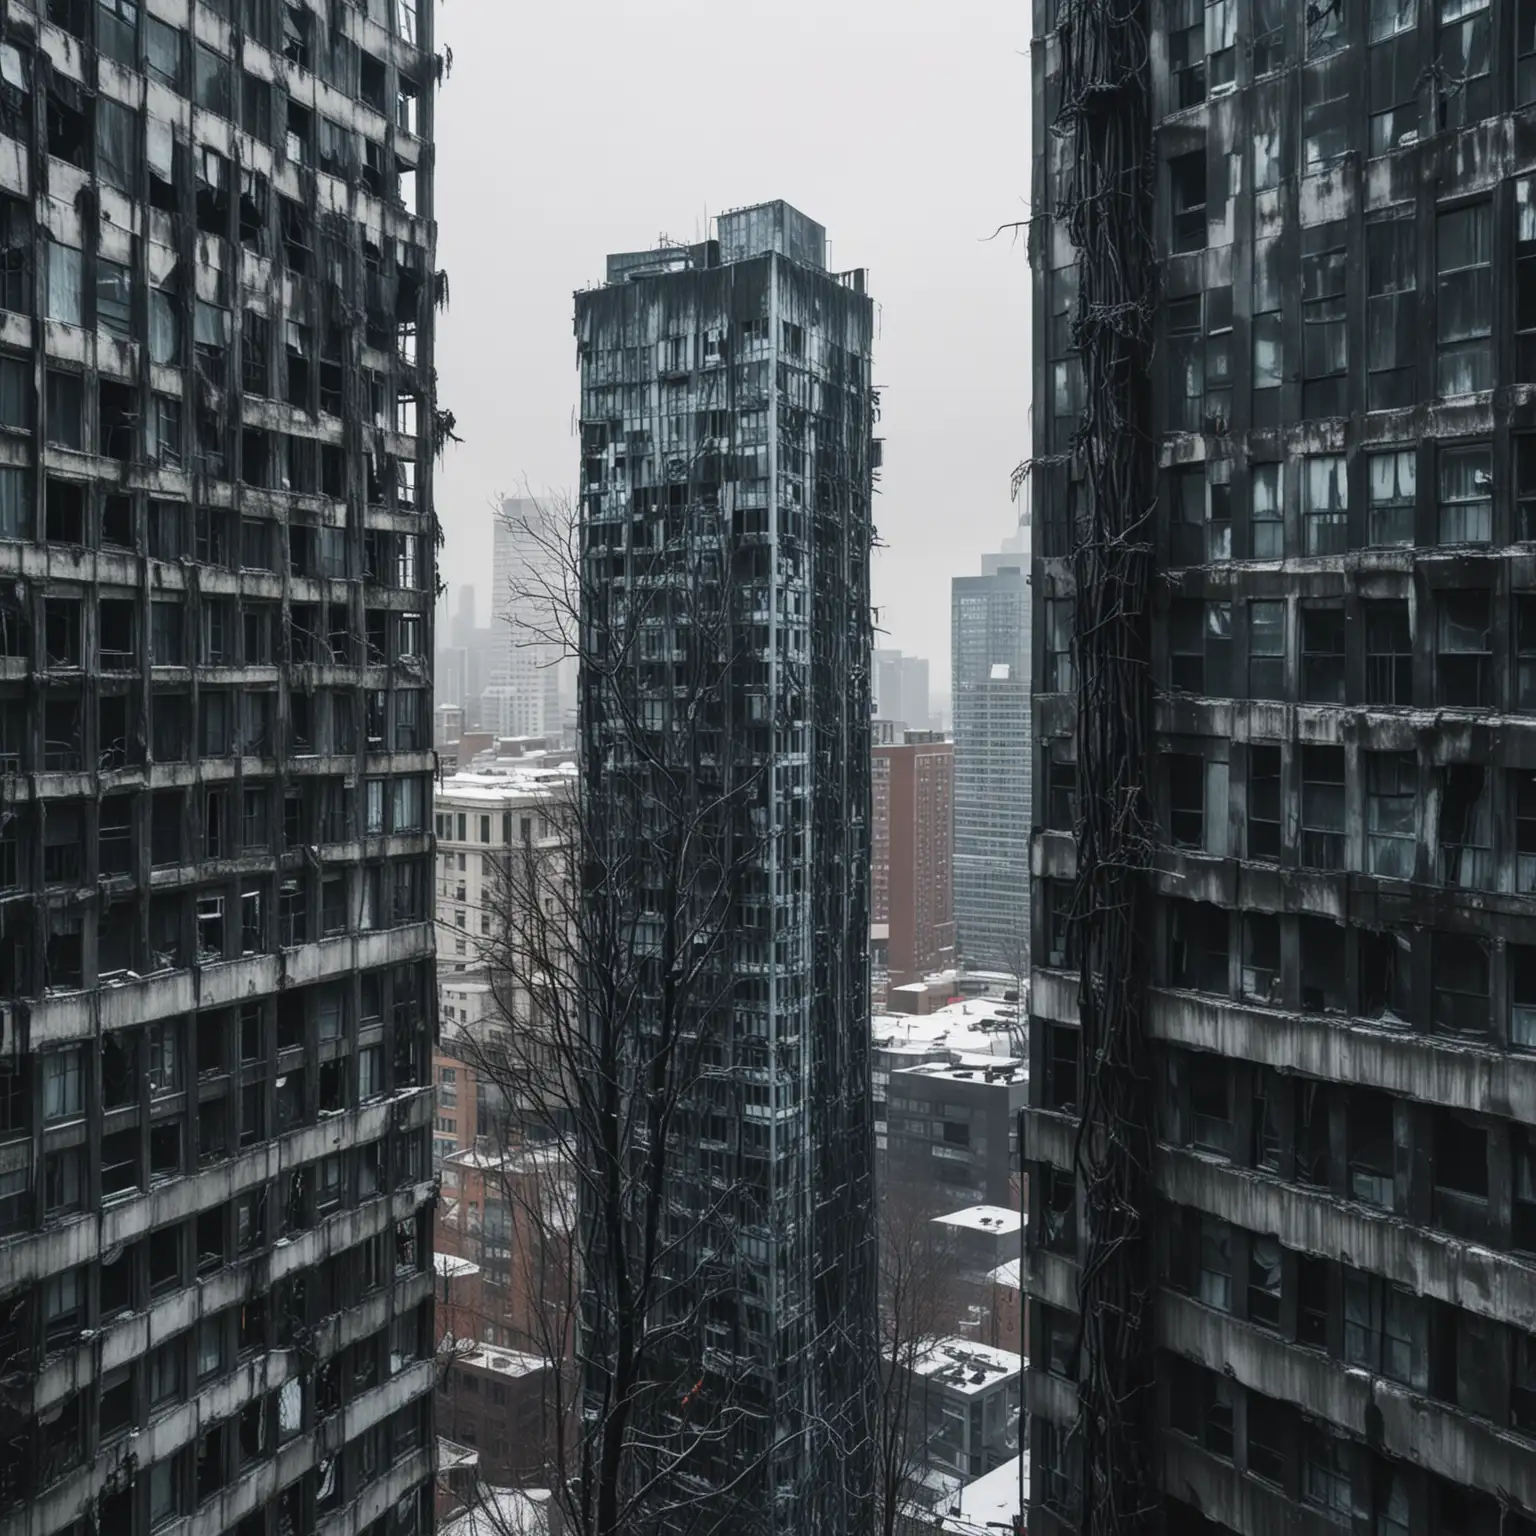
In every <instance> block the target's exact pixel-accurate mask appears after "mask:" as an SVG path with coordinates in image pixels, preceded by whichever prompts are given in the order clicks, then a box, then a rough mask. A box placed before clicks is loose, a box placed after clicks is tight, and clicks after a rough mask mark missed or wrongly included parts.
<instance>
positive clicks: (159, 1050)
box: [145, 1020, 181, 1095]
mask: <svg viewBox="0 0 1536 1536" xmlns="http://www.w3.org/2000/svg"><path fill="white" fill-rule="evenodd" d="M145 1076H146V1078H147V1080H148V1082H149V1091H150V1093H151V1095H159V1094H163V1093H175V1092H176V1091H177V1090H178V1089H179V1088H180V1087H181V1036H180V1026H179V1025H178V1024H177V1022H176V1021H175V1020H164V1021H162V1022H160V1023H157V1024H151V1025H150V1026H149V1035H148V1047H147V1050H146V1052H145Z"/></svg>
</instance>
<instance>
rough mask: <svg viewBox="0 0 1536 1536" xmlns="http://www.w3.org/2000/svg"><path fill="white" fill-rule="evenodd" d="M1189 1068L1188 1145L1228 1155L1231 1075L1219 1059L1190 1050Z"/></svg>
mask: <svg viewBox="0 0 1536 1536" xmlns="http://www.w3.org/2000/svg"><path fill="white" fill-rule="evenodd" d="M1186 1061H1187V1064H1188V1068H1189V1144H1190V1145H1191V1146H1193V1147H1198V1148H1199V1149H1200V1150H1201V1151H1202V1152H1216V1153H1220V1154H1221V1155H1222V1156H1223V1157H1227V1156H1230V1155H1231V1152H1232V1132H1233V1123H1232V1122H1233V1117H1232V1072H1231V1066H1230V1063H1229V1062H1228V1061H1227V1060H1226V1058H1225V1057H1223V1056H1213V1055H1211V1054H1210V1053H1209V1052H1206V1051H1192V1052H1190V1053H1189V1055H1188V1056H1187V1058H1186Z"/></svg>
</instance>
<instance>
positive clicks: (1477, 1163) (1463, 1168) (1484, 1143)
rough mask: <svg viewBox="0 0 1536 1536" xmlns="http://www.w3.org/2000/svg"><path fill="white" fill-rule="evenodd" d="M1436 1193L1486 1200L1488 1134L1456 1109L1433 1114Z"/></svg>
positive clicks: (1473, 1120)
mask: <svg viewBox="0 0 1536 1536" xmlns="http://www.w3.org/2000/svg"><path fill="white" fill-rule="evenodd" d="M1431 1166H1432V1167H1433V1169H1434V1180H1435V1189H1436V1190H1437V1191H1438V1190H1450V1191H1452V1192H1453V1193H1455V1194H1458V1195H1470V1196H1471V1197H1472V1198H1473V1199H1476V1200H1486V1199H1487V1198H1488V1132H1487V1130H1486V1129H1485V1128H1484V1126H1483V1125H1482V1123H1481V1122H1479V1121H1478V1120H1477V1119H1476V1118H1475V1117H1473V1116H1471V1115H1466V1114H1463V1113H1462V1112H1461V1111H1460V1110H1455V1109H1437V1110H1435V1112H1434V1153H1433V1157H1432V1159H1431Z"/></svg>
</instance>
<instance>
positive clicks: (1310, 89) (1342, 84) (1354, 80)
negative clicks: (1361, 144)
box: [1301, 0, 1360, 171]
mask: <svg viewBox="0 0 1536 1536" xmlns="http://www.w3.org/2000/svg"><path fill="white" fill-rule="evenodd" d="M1311 10H1313V11H1323V12H1325V13H1326V14H1327V15H1328V16H1329V17H1330V18H1332V19H1334V20H1337V19H1338V18H1339V17H1340V16H1341V15H1342V12H1343V4H1342V0H1338V3H1333V4H1327V5H1313V6H1312V7H1311ZM1308 30H1309V37H1310V35H1311V29H1310V28H1309V29H1308ZM1329 46H1330V47H1336V44H1335V43H1334V42H1333V41H1332V40H1331V39H1330V44H1329ZM1313 51H1315V50H1314V49H1313V48H1312V46H1311V43H1310V41H1309V45H1308V52H1313ZM1359 70H1360V67H1359V64H1358V63H1357V62H1356V61H1355V59H1354V58H1353V57H1352V55H1351V54H1350V53H1348V52H1345V51H1338V52H1335V53H1334V54H1333V55H1332V56H1331V57H1330V58H1328V59H1326V60H1324V61H1322V62H1321V63H1318V64H1309V65H1308V66H1307V68H1306V69H1305V70H1303V71H1302V76H1301V112H1302V145H1301V156H1302V163H1303V165H1304V166H1305V167H1306V169H1307V170H1309V171H1315V170H1318V169H1320V168H1321V167H1322V166H1324V165H1326V164H1327V163H1328V162H1329V161H1331V160H1337V159H1338V158H1339V156H1340V155H1342V154H1343V153H1344V152H1345V151H1346V150H1347V149H1348V148H1349V137H1350V134H1349V130H1350V125H1351V122H1352V120H1353V118H1352V113H1351V108H1352V107H1354V105H1355V102H1356V100H1357V99H1358V91H1359Z"/></svg>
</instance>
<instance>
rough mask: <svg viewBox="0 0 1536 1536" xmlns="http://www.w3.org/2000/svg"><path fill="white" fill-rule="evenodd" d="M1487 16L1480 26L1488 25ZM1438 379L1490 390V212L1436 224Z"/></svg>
mask: <svg viewBox="0 0 1536 1536" xmlns="http://www.w3.org/2000/svg"><path fill="white" fill-rule="evenodd" d="M1486 19H1487V17H1486V12H1485V13H1484V21H1485V23H1486ZM1435 231H1436V232H1435V250H1436V262H1437V272H1438V279H1437V283H1436V295H1435V302H1436V314H1437V340H1438V357H1437V374H1436V388H1437V390H1438V392H1439V393H1440V394H1442V395H1465V394H1471V393H1472V392H1474V391H1476V390H1483V389H1491V388H1492V387H1493V343H1492V337H1493V264H1492V263H1493V210H1492V206H1491V205H1490V204H1488V203H1474V204H1472V205H1471V206H1470V207H1466V208H1455V209H1451V210H1449V211H1447V212H1444V213H1441V214H1440V215H1438V217H1437V218H1436V221H1435Z"/></svg>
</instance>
